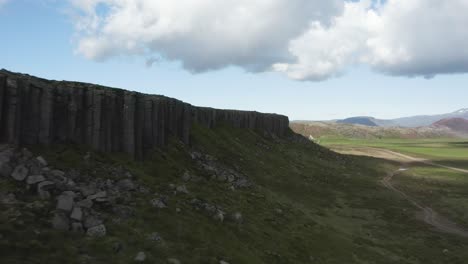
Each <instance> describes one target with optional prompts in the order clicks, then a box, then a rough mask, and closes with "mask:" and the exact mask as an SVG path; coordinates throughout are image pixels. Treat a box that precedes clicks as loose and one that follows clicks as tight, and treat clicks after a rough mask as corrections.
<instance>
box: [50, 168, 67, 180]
mask: <svg viewBox="0 0 468 264" xmlns="http://www.w3.org/2000/svg"><path fill="white" fill-rule="evenodd" d="M50 175H51V176H52V177H55V178H59V179H62V178H64V177H65V172H63V171H61V170H51V171H50Z"/></svg>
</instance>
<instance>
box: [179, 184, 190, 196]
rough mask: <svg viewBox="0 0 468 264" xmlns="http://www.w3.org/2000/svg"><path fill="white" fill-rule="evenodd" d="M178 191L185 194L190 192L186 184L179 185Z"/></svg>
mask: <svg viewBox="0 0 468 264" xmlns="http://www.w3.org/2000/svg"><path fill="white" fill-rule="evenodd" d="M176 192H177V193H183V194H188V193H189V192H188V190H187V187H186V186H185V185H180V186H177V188H176Z"/></svg>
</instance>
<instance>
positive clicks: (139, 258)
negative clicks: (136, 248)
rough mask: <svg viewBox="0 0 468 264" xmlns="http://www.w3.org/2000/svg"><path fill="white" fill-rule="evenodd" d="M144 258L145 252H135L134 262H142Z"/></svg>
mask: <svg viewBox="0 0 468 264" xmlns="http://www.w3.org/2000/svg"><path fill="white" fill-rule="evenodd" d="M145 260H146V254H145V252H143V251H140V252H138V253H137V254H136V256H135V261H136V262H143V261H145Z"/></svg>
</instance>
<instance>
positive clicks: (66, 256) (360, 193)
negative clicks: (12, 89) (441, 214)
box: [0, 127, 468, 264]
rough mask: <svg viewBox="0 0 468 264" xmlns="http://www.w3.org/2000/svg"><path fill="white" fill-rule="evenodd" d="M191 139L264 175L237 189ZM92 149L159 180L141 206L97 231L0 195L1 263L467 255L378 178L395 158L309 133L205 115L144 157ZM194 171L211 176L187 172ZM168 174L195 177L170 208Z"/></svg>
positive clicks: (60, 152) (147, 179)
mask: <svg viewBox="0 0 468 264" xmlns="http://www.w3.org/2000/svg"><path fill="white" fill-rule="evenodd" d="M191 150H197V151H200V152H202V153H205V154H209V155H211V156H213V157H216V158H217V160H218V161H219V162H220V163H222V164H224V165H225V166H226V167H228V168H235V169H236V171H239V172H240V173H242V174H244V175H246V176H247V177H248V178H249V179H250V180H251V181H252V182H254V183H255V185H254V186H253V187H251V188H245V189H237V190H234V191H233V190H230V189H229V185H228V184H227V183H225V182H219V181H216V180H209V175H207V174H206V172H205V171H203V170H201V169H200V167H199V166H197V164H196V163H195V162H194V161H193V160H192V159H191V157H190V155H189V152H190V151H191ZM34 152H35V153H41V154H44V155H45V156H46V157H47V159H48V160H49V162H50V163H52V164H54V165H55V166H57V167H62V168H67V167H68V168H69V167H73V168H81V167H83V166H84V165H83V159H82V157H83V156H84V155H85V151H84V150H83V149H80V148H78V147H70V146H57V147H55V148H52V149H48V150H45V149H34ZM93 157H94V159H97V160H100V161H101V162H104V163H106V164H115V165H116V166H118V165H123V166H125V167H127V168H128V169H130V170H131V172H132V173H133V174H134V175H135V177H136V178H137V179H138V181H139V182H140V183H142V184H144V185H145V186H146V187H148V188H150V189H151V191H152V192H151V193H150V194H137V195H136V196H135V198H134V201H133V204H132V206H133V207H134V208H135V210H136V212H135V216H134V217H132V218H131V219H130V220H126V221H122V222H120V223H114V222H113V221H111V220H112V219H111V217H109V219H106V227H107V230H108V234H107V236H106V237H104V238H100V239H92V238H88V237H86V236H84V235H79V234H73V233H63V232H59V231H54V230H52V229H51V228H50V224H49V223H48V222H47V220H48V219H49V218H50V216H49V215H48V214H47V208H46V209H41V210H38V211H37V212H36V211H31V209H28V208H20V210H19V211H20V212H21V213H22V215H21V216H18V220H21V221H23V223H21V222H18V221H14V222H11V221H7V219H10V218H9V217H8V216H7V213H6V212H7V209H8V206H5V205H0V206H1V208H0V210H1V213H0V223H1V225H0V234H2V236H3V237H2V239H1V242H0V254H1V262H2V263H80V262H81V261H82V259H83V256H84V255H87V256H89V257H91V258H92V262H90V263H132V262H133V258H134V257H135V255H136V253H137V252H139V251H144V252H146V254H147V261H146V263H165V260H166V259H167V258H169V257H174V258H177V259H179V260H180V261H181V262H182V263H219V261H220V260H225V261H228V262H229V263H233V264H235V263H339V264H343V263H466V260H467V259H468V243H467V242H468V240H467V239H463V238H459V237H456V236H453V235H447V234H443V233H439V232H437V231H434V230H432V229H431V227H430V226H427V225H426V224H424V222H422V221H420V220H419V219H417V218H416V216H415V215H416V212H417V210H416V209H415V208H413V207H412V206H411V204H408V202H407V201H405V200H404V199H402V198H401V197H399V196H398V195H396V194H394V193H393V192H391V191H389V190H387V189H385V188H384V187H383V186H381V184H380V180H381V179H382V178H383V177H384V176H385V175H386V173H388V172H390V171H392V170H394V169H396V168H397V164H393V163H390V162H387V161H383V160H377V159H372V158H365V157H351V156H344V155H338V154H335V153H333V152H331V151H329V150H327V149H325V148H323V147H320V146H318V145H315V144H312V143H299V142H294V141H292V140H286V139H267V138H264V137H262V136H260V135H258V134H256V133H254V132H253V131H248V130H238V129H232V128H228V127H219V128H217V129H214V130H209V129H205V128H200V127H196V128H195V129H194V133H193V135H192V145H191V146H185V145H183V144H180V143H178V142H171V143H170V144H169V146H168V147H167V148H166V149H164V150H161V151H156V152H154V153H153V155H152V156H151V157H150V158H148V159H147V160H145V161H132V160H131V159H129V158H128V157H125V156H122V155H115V154H114V155H109V154H100V153H95V154H93ZM185 171H190V172H191V173H192V174H194V175H197V176H200V177H202V178H203V179H205V180H202V181H199V182H189V183H184V182H183V180H182V178H181V176H182V175H183V173H184V172H185ZM103 177H106V176H105V175H103ZM171 183H172V184H176V185H177V184H186V185H187V188H188V190H189V194H177V195H171V196H170V199H169V202H168V205H169V207H168V208H165V209H161V210H158V209H155V208H153V207H151V206H150V204H149V200H150V199H151V198H152V197H153V194H152V193H153V192H158V193H163V194H164V193H168V192H169V191H168V185H169V184H171ZM0 186H1V188H2V189H4V190H10V191H15V192H16V193H18V195H17V196H18V197H23V198H24V199H25V200H28V199H29V200H31V201H33V200H34V199H36V198H34V196H33V195H31V194H28V193H26V192H25V191H24V187H23V186H22V185H21V184H12V182H11V181H10V180H9V179H8V180H6V179H1V180H0ZM193 198H197V199H203V200H205V201H207V202H209V203H212V204H216V205H221V206H222V207H223V209H224V210H225V211H226V212H240V213H241V214H242V215H243V222H242V223H236V222H233V221H225V222H223V223H220V222H218V221H215V220H214V219H212V218H211V217H209V216H207V215H206V214H204V213H203V212H201V211H197V210H195V209H194V208H193V207H192V206H191V205H190V203H189V201H190V200H191V199H193ZM49 206H50V208H53V206H54V205H53V204H50V205H49ZM176 208H179V209H180V212H176ZM278 209H279V210H278ZM103 210H106V209H105V208H104V209H103ZM111 215H112V214H111V213H110V212H109V216H111ZM37 231H40V233H38V232H37ZM152 232H158V233H159V234H160V235H161V236H162V237H163V239H164V243H155V242H152V241H149V240H147V239H146V236H147V235H148V234H150V233H152ZM116 242H119V243H121V244H122V245H123V249H122V251H120V252H119V253H115V252H114V250H113V246H114V244H115V243H116ZM444 249H447V250H448V252H447V251H446V252H445V253H444V252H443V251H444Z"/></svg>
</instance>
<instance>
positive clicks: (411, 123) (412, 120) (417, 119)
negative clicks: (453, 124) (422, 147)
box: [392, 108, 468, 127]
mask: <svg viewBox="0 0 468 264" xmlns="http://www.w3.org/2000/svg"><path fill="white" fill-rule="evenodd" d="M450 118H464V119H468V108H464V109H460V110H458V111H455V112H452V113H448V114H441V115H421V116H410V117H402V118H397V119H393V120H392V121H393V122H394V123H395V124H396V125H398V126H401V127H419V126H430V125H431V124H433V123H435V122H437V121H439V120H442V119H450Z"/></svg>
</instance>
